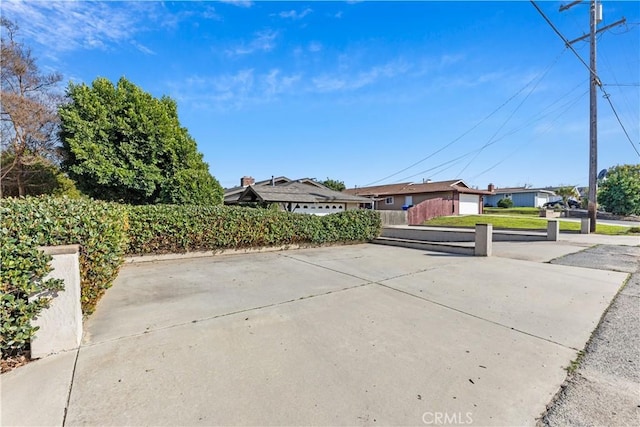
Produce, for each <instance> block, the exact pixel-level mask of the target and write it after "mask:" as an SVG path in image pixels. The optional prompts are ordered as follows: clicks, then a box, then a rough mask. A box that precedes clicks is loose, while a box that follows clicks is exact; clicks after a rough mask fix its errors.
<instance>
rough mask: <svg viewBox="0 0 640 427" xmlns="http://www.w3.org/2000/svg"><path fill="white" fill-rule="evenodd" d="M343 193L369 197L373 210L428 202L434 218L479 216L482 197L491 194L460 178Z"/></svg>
mask: <svg viewBox="0 0 640 427" xmlns="http://www.w3.org/2000/svg"><path fill="white" fill-rule="evenodd" d="M344 192H345V193H347V194H351V195H354V196H362V197H370V198H373V199H374V203H375V206H374V209H376V210H408V209H409V208H410V207H412V206H418V205H421V204H423V203H425V202H429V205H430V207H429V209H431V210H437V212H438V215H434V216H441V215H444V214H446V215H459V214H462V215H465V214H480V213H482V206H483V205H484V204H483V197H485V196H488V195H491V194H492V193H491V191H488V190H478V189H475V188H471V187H469V186H468V185H467V184H466V183H465V182H464V181H463V180H461V179H453V180H449V181H438V182H424V183H410V182H404V183H400V184H388V185H376V186H373V187H357V188H350V189H347V190H345V191H344Z"/></svg>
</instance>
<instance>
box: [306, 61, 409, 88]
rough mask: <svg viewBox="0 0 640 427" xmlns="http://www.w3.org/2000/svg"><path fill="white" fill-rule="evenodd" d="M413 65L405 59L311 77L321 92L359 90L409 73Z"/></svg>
mask: <svg viewBox="0 0 640 427" xmlns="http://www.w3.org/2000/svg"><path fill="white" fill-rule="evenodd" d="M410 69H411V65H409V64H408V63H407V62H405V61H403V60H395V61H391V62H388V63H386V64H383V65H376V66H374V67H371V68H370V69H368V70H366V71H360V72H358V73H355V74H354V73H348V72H343V73H340V74H338V75H330V74H323V75H321V76H318V77H314V78H312V79H311V82H312V84H313V88H314V89H315V90H317V91H319V92H334V91H338V90H357V89H360V88H363V87H365V86H370V85H373V84H375V83H378V82H380V81H382V80H385V79H393V78H395V77H397V76H400V75H404V74H407V72H408V71H409V70H410Z"/></svg>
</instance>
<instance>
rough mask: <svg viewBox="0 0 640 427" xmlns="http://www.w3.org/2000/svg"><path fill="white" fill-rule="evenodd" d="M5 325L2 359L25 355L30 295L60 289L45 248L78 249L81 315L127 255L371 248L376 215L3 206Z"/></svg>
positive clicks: (81, 204) (85, 204) (29, 201)
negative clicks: (360, 244)
mask: <svg viewBox="0 0 640 427" xmlns="http://www.w3.org/2000/svg"><path fill="white" fill-rule="evenodd" d="M1 213H2V217H1V237H2V242H1V246H2V248H1V252H0V255H1V258H0V262H1V263H2V264H1V265H0V279H1V282H2V285H1V286H2V287H1V289H0V290H1V295H0V302H1V304H2V305H1V306H0V310H1V311H0V314H2V321H1V322H0V327H1V332H2V336H1V337H0V347H1V350H2V356H3V357H6V356H11V355H13V354H15V353H17V352H20V351H22V350H23V349H24V348H25V346H26V343H27V342H28V340H29V338H30V337H31V336H32V335H33V333H34V332H35V329H33V328H31V326H30V321H31V319H33V318H34V317H35V316H37V314H38V312H39V311H40V310H41V309H42V308H43V307H45V306H46V305H47V303H48V300H47V299H46V298H40V299H36V300H33V301H31V302H30V301H28V297H29V296H30V295H33V294H36V293H40V292H42V291H47V290H49V291H55V290H56V289H60V287H61V283H60V281H56V280H48V281H43V278H44V277H45V275H46V274H47V273H48V272H49V271H50V268H49V267H48V265H47V263H48V262H49V261H50V259H51V258H50V257H48V256H46V255H44V254H43V253H42V252H41V251H39V250H38V247H39V246H56V245H67V244H79V245H80V278H81V288H82V311H83V313H84V314H90V313H92V312H93V310H94V308H95V305H96V303H97V302H98V300H99V299H100V297H101V296H102V294H103V293H104V291H105V290H106V289H107V288H108V287H109V286H111V284H112V282H113V280H114V279H115V278H116V276H117V274H118V270H119V268H120V266H121V265H122V262H123V260H124V255H125V254H127V253H128V254H131V255H140V254H163V253H181V252H188V251H215V250H221V249H229V248H233V249H239V248H249V247H264V246H280V245H287V244H308V245H320V244H325V243H333V242H357V241H368V240H371V239H373V238H375V237H377V236H378V235H379V234H380V227H381V224H380V216H379V214H378V213H377V212H372V211H366V210H357V211H347V212H341V213H338V214H332V215H327V216H314V215H301V214H292V213H288V212H279V211H274V210H270V209H258V208H241V207H225V206H177V205H146V206H125V205H119V204H116V203H109V202H98V201H93V200H90V199H68V198H53V197H47V196H43V197H27V198H19V199H13V198H9V199H3V200H2V207H1Z"/></svg>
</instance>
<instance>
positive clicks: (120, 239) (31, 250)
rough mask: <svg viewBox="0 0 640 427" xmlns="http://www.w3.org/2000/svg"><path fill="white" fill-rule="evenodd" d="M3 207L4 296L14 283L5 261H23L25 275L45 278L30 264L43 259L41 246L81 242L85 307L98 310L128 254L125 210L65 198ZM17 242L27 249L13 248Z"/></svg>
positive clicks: (29, 199) (8, 201)
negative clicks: (96, 307)
mask: <svg viewBox="0 0 640 427" xmlns="http://www.w3.org/2000/svg"><path fill="white" fill-rule="evenodd" d="M2 207H3V210H2V212H3V215H2V233H3V241H2V250H3V257H2V267H3V268H2V291H3V296H4V295H5V293H6V292H7V291H9V290H12V289H13V288H14V286H15V284H14V282H13V280H12V279H11V277H10V276H7V275H5V266H6V265H13V264H15V265H20V266H21V268H22V269H23V271H24V274H31V276H32V277H33V278H34V280H36V281H37V280H41V278H42V277H43V276H44V274H46V271H44V270H43V269H42V268H39V269H33V268H32V267H31V266H32V265H34V263H36V262H37V260H38V259H40V258H38V257H39V255H38V257H37V256H36V254H38V253H41V252H39V251H37V247H38V246H56V245H68V244H79V245H80V279H81V287H82V296H81V298H82V299H81V302H82V311H83V313H85V314H89V313H91V312H93V310H94V308H95V305H96V303H97V301H98V299H99V298H100V297H101V296H102V294H103V293H104V291H105V290H106V289H107V288H108V287H109V286H111V283H112V282H113V280H114V279H115V277H116V275H117V274H118V270H119V268H120V265H121V264H122V262H123V259H124V251H125V249H126V243H127V234H126V230H127V217H126V209H125V208H124V207H123V206H121V205H117V204H114V203H108V202H97V201H93V200H89V199H69V198H66V197H61V198H54V197H27V198H19V199H11V198H10V199H4V200H3V201H2ZM13 241H20V242H22V245H23V250H21V251H10V249H11V242H13ZM5 251H6V252H7V255H6V256H5V254H4V252H5ZM39 262H41V261H39ZM38 265H40V264H38ZM27 272H30V273H27Z"/></svg>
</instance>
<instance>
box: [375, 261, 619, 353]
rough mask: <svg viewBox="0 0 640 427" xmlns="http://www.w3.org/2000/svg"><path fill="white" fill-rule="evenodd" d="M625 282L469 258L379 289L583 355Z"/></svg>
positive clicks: (595, 273)
mask: <svg viewBox="0 0 640 427" xmlns="http://www.w3.org/2000/svg"><path fill="white" fill-rule="evenodd" d="M626 277H627V275H626V274H624V273H616V272H610V271H599V270H588V269H584V268H576V267H565V266H556V265H549V264H545V265H544V266H542V265H540V264H534V263H530V262H525V261H518V260H510V259H504V258H502V259H501V258H469V259H466V260H465V262H464V267H462V268H461V267H459V266H454V267H437V268H435V269H433V270H431V271H428V272H420V273H416V274H413V275H411V276H404V277H399V278H395V279H391V280H388V281H384V282H382V283H383V284H384V285H387V286H390V287H392V288H394V289H399V290H402V291H405V292H409V293H411V294H412V295H416V296H419V297H422V298H426V299H428V300H430V301H434V302H437V303H439V304H443V305H445V306H447V307H451V308H454V309H456V310H460V311H462V312H464V313H468V314H470V315H474V316H478V317H480V318H483V319H487V320H489V321H492V322H496V323H497V324H500V325H503V326H505V327H508V328H513V329H516V330H519V331H522V332H525V333H528V334H531V335H534V336H537V337H540V338H542V339H545V340H549V341H552V342H556V343H560V344H562V345H565V346H567V347H571V348H574V349H582V348H583V347H584V345H585V344H586V342H587V341H588V340H589V337H590V335H591V332H592V331H593V330H594V329H595V328H596V326H597V325H598V322H599V320H600V316H601V315H602V313H603V312H604V310H605V309H606V308H607V307H608V306H609V304H610V303H611V300H612V299H613V298H614V296H615V295H616V293H617V291H618V290H619V288H620V286H621V285H622V283H623V281H624V280H625V279H626Z"/></svg>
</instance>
